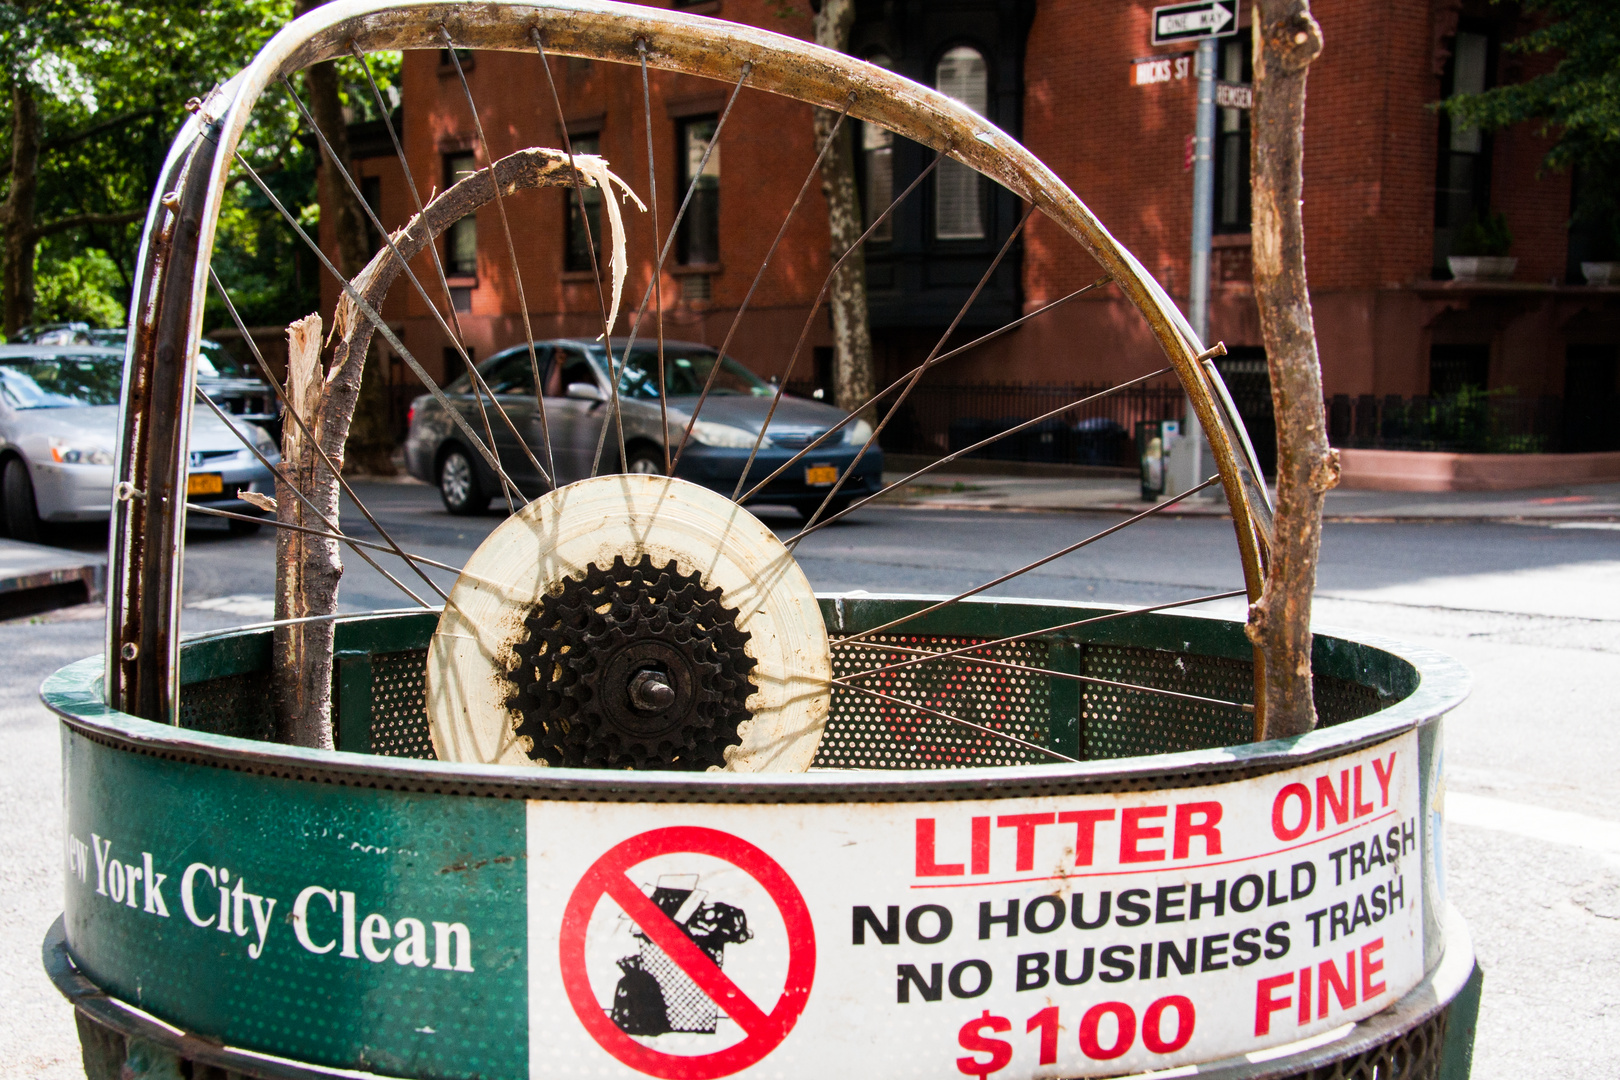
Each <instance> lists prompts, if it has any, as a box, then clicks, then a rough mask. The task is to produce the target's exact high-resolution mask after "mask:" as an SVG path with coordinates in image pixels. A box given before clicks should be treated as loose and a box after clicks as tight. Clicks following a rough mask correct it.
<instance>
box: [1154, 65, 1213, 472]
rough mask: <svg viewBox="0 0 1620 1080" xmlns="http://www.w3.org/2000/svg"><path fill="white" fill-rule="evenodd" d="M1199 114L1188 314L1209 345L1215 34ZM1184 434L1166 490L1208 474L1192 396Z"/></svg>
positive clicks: (1202, 69)
mask: <svg viewBox="0 0 1620 1080" xmlns="http://www.w3.org/2000/svg"><path fill="white" fill-rule="evenodd" d="M1195 65H1196V74H1197V77H1198V116H1197V121H1196V127H1195V129H1194V131H1195V134H1194V136H1193V211H1192V269H1191V271H1190V273H1189V274H1188V276H1187V319H1188V321H1189V322H1191V323H1192V328H1193V332H1194V333H1196V334H1197V335H1198V340H1199V342H1200V344H1201V345H1203V346H1205V347H1207V346H1208V345H1209V252H1210V236H1211V234H1212V233H1213V232H1214V230H1215V39H1214V38H1205V39H1204V40H1202V41H1200V42H1199V43H1198V56H1197V59H1196V60H1195ZM1184 411H1185V418H1184V419H1183V421H1182V427H1181V435H1182V437H1181V440H1180V441H1179V442H1178V443H1177V445H1176V452H1175V453H1173V454H1172V455H1171V457H1170V476H1169V480H1170V482H1169V483H1168V484H1166V485H1165V487H1166V492H1165V493H1166V494H1167V495H1173V494H1179V493H1180V492H1183V491H1186V490H1188V489H1189V488H1191V487H1193V486H1194V485H1196V484H1197V483H1198V482H1199V481H1200V480H1201V479H1203V468H1204V462H1203V457H1204V453H1203V444H1204V433H1203V431H1202V429H1201V428H1200V427H1199V425H1198V417H1197V415H1196V414H1194V412H1193V408H1192V403H1191V402H1190V401H1189V402H1187V405H1186V409H1185V410H1184Z"/></svg>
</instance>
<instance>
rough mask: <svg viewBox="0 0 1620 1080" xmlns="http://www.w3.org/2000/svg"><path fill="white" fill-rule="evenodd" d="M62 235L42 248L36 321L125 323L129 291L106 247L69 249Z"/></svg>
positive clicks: (116, 324)
mask: <svg viewBox="0 0 1620 1080" xmlns="http://www.w3.org/2000/svg"><path fill="white" fill-rule="evenodd" d="M65 246H66V245H65V244H63V243H62V242H61V239H60V238H53V241H49V242H47V243H46V244H45V245H44V247H43V249H42V250H41V252H40V258H39V263H37V264H36V267H38V266H41V265H43V266H44V268H45V272H43V273H41V272H39V270H37V269H36V271H35V274H36V276H35V282H34V321H35V322H40V323H54V322H82V323H89V324H90V325H91V326H97V327H114V326H123V325H124V315H125V312H126V311H127V310H128V305H127V304H125V302H124V299H123V296H124V294H126V293H127V292H128V290H127V289H126V288H125V287H124V281H123V278H122V277H121V276H120V275H119V273H118V267H117V266H116V265H114V263H113V261H112V259H111V258H110V257H109V256H108V255H107V253H106V252H105V251H98V250H96V249H94V248H90V249H88V250H84V251H77V252H72V253H68V252H65V251H63V250H62V249H63V248H64V247H65Z"/></svg>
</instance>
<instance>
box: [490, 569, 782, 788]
mask: <svg viewBox="0 0 1620 1080" xmlns="http://www.w3.org/2000/svg"><path fill="white" fill-rule="evenodd" d="M523 625H524V633H523V634H522V635H521V636H522V638H523V640H520V641H517V642H515V643H514V644H513V646H512V653H513V655H514V656H515V657H516V661H517V662H516V664H515V665H514V667H513V669H512V671H511V672H510V675H509V678H510V680H511V683H512V690H513V695H512V697H511V698H510V699H509V700H508V702H507V706H508V708H510V709H513V710H514V711H516V712H517V713H518V714H519V715H520V716H521V717H522V719H521V720H520V721H519V722H518V724H517V728H516V730H517V734H518V737H519V739H520V740H526V742H527V745H526V747H525V749H526V752H527V753H528V755H529V756H530V757H531V758H532V759H534V760H535V761H536V762H544V763H545V764H547V765H563V766H571V767H575V768H581V767H583V768H625V767H630V768H636V769H697V770H701V769H707V768H709V767H711V766H713V767H716V768H719V767H723V766H724V765H725V763H726V759H725V750H726V748H727V747H728V746H735V745H736V744H737V739H738V736H737V725H738V724H739V723H741V722H743V721H745V720H747V719H748V718H749V713H748V704H747V703H748V698H749V695H751V694H753V693H754V690H755V687H754V683H753V681H752V679H751V677H750V672H752V671H753V669H754V668H755V667H756V666H757V664H758V662H757V661H756V660H754V658H753V657H751V656H749V655H748V650H747V646H748V641H749V638H750V635H749V634H748V633H747V632H746V631H743V630H741V629H739V628H738V626H737V612H736V610H735V609H734V608H730V607H727V606H726V605H725V603H724V600H723V597H722V595H721V591H720V590H719V589H717V588H710V589H706V588H704V587H703V582H702V577H701V575H699V574H698V573H696V572H693V573H688V574H683V573H681V571H680V568H679V566H678V565H677V564H676V563H675V561H674V560H670V561H669V562H667V563H665V564H664V565H662V566H658V565H656V564H655V563H654V562H653V559H652V556H650V555H646V554H643V555H642V556H641V558H640V560H639V561H637V562H635V563H634V564H630V563H626V562H625V560H624V558H623V556H618V557H615V559H614V560H613V564H612V565H611V566H610V567H608V568H607V569H603V568H602V567H600V566H597V565H596V564H595V563H592V564H590V565H589V566H588V567H586V570H585V574H584V575H583V576H582V577H577V578H566V579H564V580H563V582H562V583H561V587H560V588H559V589H557V590H556V591H555V592H552V593H548V594H547V595H545V596H543V597H542V598H541V599H540V603H539V604H537V605H535V608H534V610H533V612H532V613H531V614H530V615H529V616H528V617H527V618H525V619H524V623H523Z"/></svg>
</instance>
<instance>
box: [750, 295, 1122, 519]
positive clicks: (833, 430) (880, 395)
mask: <svg viewBox="0 0 1620 1080" xmlns="http://www.w3.org/2000/svg"><path fill="white" fill-rule="evenodd" d="M1113 280H1114V279H1113V278H1112V277H1111V276H1110V275H1107V274H1104V275H1103V276H1102V277H1100V278H1098V279H1097V280H1096V281H1093V282H1092V283H1091V284H1090V285H1083V286H1081V287H1080V288H1078V289H1076V290H1074V292H1072V293H1070V294H1069V295H1068V296H1064V297H1060V298H1058V299H1056V300H1053V301H1052V302H1051V303H1049V304H1043V305H1042V306H1040V307H1038V308H1036V309H1035V310H1034V311H1032V312H1030V313H1029V314H1028V315H1023V316H1020V317H1019V318H1016V319H1014V320H1013V321H1012V322H1010V323H1008V324H1007V325H1006V326H1003V327H999V328H998V329H995V330H991V331H990V332H989V333H987V334H984V335H982V336H980V337H977V338H974V339H973V340H972V341H970V342H968V343H967V344H966V345H959V346H957V347H956V348H954V349H952V350H951V351H950V352H948V353H942V354H941V355H939V356H936V357H935V358H934V359H933V360H931V361H929V362H927V363H925V364H918V365H917V366H916V367H914V368H912V369H911V370H910V371H908V372H906V373H905V374H904V375H902V376H900V377H899V378H898V379H896V380H894V381H893V382H891V383H890V384H889V385H888V386H885V387H884V388H883V389H882V390H879V391H878V392H877V393H875V394H873V395H872V396H871V397H869V398H867V399H866V401H865V402H863V403H862V404H861V406H860V407H859V408H856V409H851V410H850V411H849V414H848V415H846V416H845V417H844V418H843V419H842V420H840V421H838V423H836V424H834V425H833V426H832V427H830V428H828V429H827V430H826V431H824V432H822V433H821V434H820V435H818V436H816V438H815V439H814V440H813V441H812V442H811V443H810V445H809V446H806V447H805V448H804V449H802V450H800V451H799V452H798V453H796V454H794V455H793V456H792V457H790V458H788V459H787V460H786V461H784V462H783V463H782V464H781V465H779V466H777V468H776V469H775V470H774V471H773V472H772V473H771V474H770V475H769V476H767V477H766V478H765V479H763V480H761V481H760V482H759V483H757V484H755V485H754V486H753V487H751V488H749V489H748V493H747V494H746V495H744V496H743V497H742V498H741V499H734V500H732V501H734V502H746V501H747V500H749V499H752V498H753V497H754V496H755V495H757V494H759V492H760V490H761V489H763V488H764V487H765V485H767V484H769V483H770V482H771V481H772V480H775V479H776V478H777V477H778V476H781V475H782V474H783V473H784V472H786V471H787V470H788V469H790V468H792V467H793V464H794V462H797V461H799V460H800V459H802V458H803V457H804V456H805V455H806V454H809V453H812V452H813V451H814V450H815V449H816V448H817V447H819V446H821V445H822V444H823V443H825V442H826V441H827V440H828V439H830V438H832V437H833V436H834V435H836V434H838V432H840V431H842V430H843V429H844V427H845V425H847V424H848V423H849V422H850V421H851V420H854V419H856V418H857V417H858V416H860V414H861V413H863V412H865V411H866V410H867V409H868V408H870V407H871V406H873V405H875V404H876V403H877V402H879V401H882V400H883V399H884V397H886V396H887V395H888V394H889V393H890V392H892V391H893V390H895V389H896V388H897V387H898V386H899V385H900V384H901V383H903V382H905V381H906V380H908V379H911V378H913V377H914V376H916V375H917V374H918V373H919V372H924V371H927V370H928V369H929V368H933V367H938V366H939V365H940V364H943V363H944V362H945V361H947V360H949V359H951V358H952V357H956V356H961V355H962V354H963V353H965V352H967V351H968V350H969V349H976V348H978V347H979V346H980V345H983V344H984V343H985V342H987V341H992V340H994V339H996V338H998V337H1000V336H1001V335H1002V334H1005V333H1007V332H1008V331H1009V330H1016V329H1017V328H1018V327H1019V326H1021V325H1023V324H1024V323H1025V322H1028V321H1029V320H1030V319H1033V318H1035V316H1037V315H1042V314H1045V313H1046V312H1048V311H1051V310H1052V309H1053V308H1055V307H1057V306H1058V305H1059V304H1066V303H1068V302H1069V301H1070V300H1073V299H1074V298H1075V297H1077V296H1079V295H1081V294H1082V293H1088V292H1090V291H1091V290H1092V289H1096V288H1100V287H1101V286H1103V285H1106V284H1108V283H1109V282H1110V281H1113Z"/></svg>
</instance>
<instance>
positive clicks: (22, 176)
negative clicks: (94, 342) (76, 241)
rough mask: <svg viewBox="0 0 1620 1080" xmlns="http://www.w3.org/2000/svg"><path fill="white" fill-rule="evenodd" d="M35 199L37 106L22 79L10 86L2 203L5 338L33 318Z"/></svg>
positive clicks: (1, 288)
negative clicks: (7, 175)
mask: <svg viewBox="0 0 1620 1080" xmlns="http://www.w3.org/2000/svg"><path fill="white" fill-rule="evenodd" d="M38 194H39V105H38V103H37V102H35V100H34V89H33V87H31V86H29V85H28V83H27V81H26V80H24V79H23V78H22V77H21V75H18V76H16V77H15V79H14V81H13V82H12V86H11V189H10V191H9V192H8V193H7V195H6V200H5V202H4V203H0V231H3V246H0V292H3V293H4V305H5V311H4V321H5V330H6V336H7V337H8V338H9V337H11V336H12V335H13V334H15V333H16V332H17V331H18V330H20V329H21V328H22V327H24V326H26V325H28V323H29V322H30V321H32V319H33V317H34V246H35V244H36V243H37V241H38V237H37V236H36V235H35V233H34V207H35V202H36V199H37V197H38Z"/></svg>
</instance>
